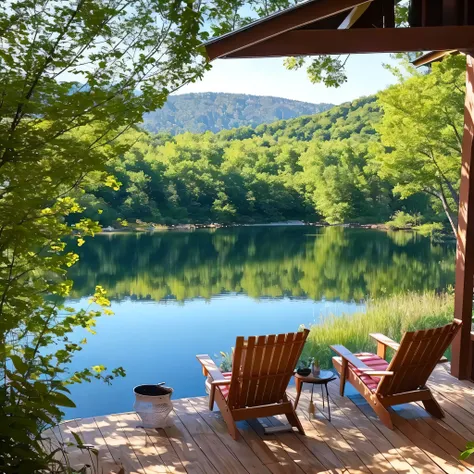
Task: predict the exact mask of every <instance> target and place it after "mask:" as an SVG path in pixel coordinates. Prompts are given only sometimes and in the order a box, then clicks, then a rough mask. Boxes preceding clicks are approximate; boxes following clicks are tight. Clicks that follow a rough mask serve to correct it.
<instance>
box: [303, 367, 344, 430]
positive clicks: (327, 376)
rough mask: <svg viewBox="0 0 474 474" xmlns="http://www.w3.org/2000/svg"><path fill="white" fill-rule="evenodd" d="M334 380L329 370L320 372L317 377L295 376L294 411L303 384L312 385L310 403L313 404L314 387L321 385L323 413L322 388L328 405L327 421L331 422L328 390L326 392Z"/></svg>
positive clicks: (322, 394)
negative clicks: (324, 390)
mask: <svg viewBox="0 0 474 474" xmlns="http://www.w3.org/2000/svg"><path fill="white" fill-rule="evenodd" d="M333 380H336V377H335V375H334V373H333V372H331V371H330V370H321V372H320V373H319V375H318V376H317V377H315V376H314V375H313V374H309V375H308V376H306V377H303V376H302V375H299V374H295V384H296V399H295V410H296V407H297V406H298V402H299V400H300V395H301V391H302V390H303V384H304V383H310V384H312V387H311V403H313V392H314V386H315V385H321V398H322V399H323V411H324V405H325V403H324V392H323V387H324V388H325V389H326V402H327V405H328V420H329V421H331V405H330V404H329V390H328V383H329V382H332V381H333Z"/></svg>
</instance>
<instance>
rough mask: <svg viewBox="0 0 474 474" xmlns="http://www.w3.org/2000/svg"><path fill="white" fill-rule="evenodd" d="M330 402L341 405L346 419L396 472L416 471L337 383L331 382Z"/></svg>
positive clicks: (340, 407)
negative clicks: (340, 392)
mask: <svg viewBox="0 0 474 474" xmlns="http://www.w3.org/2000/svg"><path fill="white" fill-rule="evenodd" d="M329 393H330V402H331V403H334V404H335V405H336V406H338V407H339V409H340V410H341V412H342V413H343V414H344V415H345V416H346V419H347V420H348V421H349V422H350V423H352V424H353V425H354V426H355V427H356V428H357V429H358V430H359V431H360V433H361V434H362V435H363V436H364V437H365V438H366V439H367V440H368V441H370V443H372V445H373V446H374V447H375V449H377V450H378V451H379V453H380V454H381V455H382V456H383V458H384V459H385V460H386V461H387V462H388V463H390V465H391V466H392V468H393V469H394V470H395V472H398V473H400V474H402V473H411V474H414V473H416V471H415V469H414V468H413V467H411V465H410V464H409V463H408V462H407V461H406V460H405V459H404V457H403V455H402V454H401V453H400V452H398V451H397V450H396V449H395V447H394V446H393V445H392V444H391V443H390V441H389V440H388V439H387V438H385V436H380V433H379V432H378V431H377V429H376V428H375V427H374V425H373V424H372V422H371V421H370V420H369V419H368V418H367V417H366V416H365V415H363V414H362V413H361V412H360V411H358V410H354V404H353V403H352V402H351V401H350V399H349V398H347V397H341V396H340V394H339V390H338V389H337V387H336V384H330V387H329Z"/></svg>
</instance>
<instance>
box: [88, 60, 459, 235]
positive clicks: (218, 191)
mask: <svg viewBox="0 0 474 474" xmlns="http://www.w3.org/2000/svg"><path fill="white" fill-rule="evenodd" d="M461 61H462V58H461V59H460V58H452V59H450V60H448V61H445V62H444V63H442V64H439V65H435V66H434V70H433V72H432V73H431V74H429V75H423V74H419V73H412V75H411V77H409V78H408V79H402V81H401V83H400V84H399V85H396V86H393V87H391V88H389V89H387V90H386V91H383V92H381V93H380V94H379V95H378V96H377V97H376V96H370V97H365V98H361V99H358V100H356V101H353V102H352V103H347V104H343V105H340V106H336V107H333V108H331V109H329V110H328V111H325V112H322V113H319V114H316V115H312V116H303V117H299V118H295V119H290V120H281V121H277V122H274V123H271V124H261V125H259V126H257V127H255V128H254V127H248V126H247V127H240V128H236V129H233V130H223V131H221V132H219V133H217V134H214V133H211V132H206V133H203V134H192V133H184V134H181V135H176V136H171V135H170V134H163V133H161V134H151V133H147V132H144V131H140V130H136V131H133V132H129V133H128V136H127V138H126V139H127V140H133V141H134V142H135V144H134V146H133V147H132V148H131V149H130V150H129V151H127V152H126V153H125V154H123V155H121V156H117V157H115V158H113V159H112V160H111V161H110V162H109V164H108V172H109V173H110V174H112V175H114V176H115V177H116V179H117V180H118V181H119V182H120V183H121V186H120V188H119V189H118V190H114V189H113V188H111V187H110V186H106V185H104V184H103V183H96V182H94V180H93V179H92V180H91V181H90V184H89V185H88V187H87V189H86V191H87V192H86V193H85V194H83V195H82V196H81V197H80V204H81V205H83V206H84V207H85V208H86V211H85V213H86V215H87V216H88V217H91V218H93V219H97V220H98V221H99V222H100V223H101V224H102V225H114V223H115V222H116V221H117V219H125V220H127V221H129V222H133V221H136V220H137V219H138V220H140V221H144V222H152V223H161V224H176V223H187V222H195V223H206V222H215V221H218V222H222V223H238V222H242V223H252V222H262V221H263V222H264V221H278V220H283V219H305V220H311V221H327V222H328V223H331V224H335V223H348V222H360V223H380V222H385V221H387V220H389V219H390V218H391V216H393V215H394V214H395V213H397V211H403V212H405V213H407V214H413V215H417V216H421V219H420V220H421V222H441V223H443V224H445V225H446V227H447V228H449V223H450V222H451V223H452V225H453V226H455V209H456V206H457V201H456V199H457V189H458V186H459V166H460V141H459V137H460V136H462V109H463V102H462V101H463V99H462V96H463V80H464V78H463V64H462V63H461Z"/></svg>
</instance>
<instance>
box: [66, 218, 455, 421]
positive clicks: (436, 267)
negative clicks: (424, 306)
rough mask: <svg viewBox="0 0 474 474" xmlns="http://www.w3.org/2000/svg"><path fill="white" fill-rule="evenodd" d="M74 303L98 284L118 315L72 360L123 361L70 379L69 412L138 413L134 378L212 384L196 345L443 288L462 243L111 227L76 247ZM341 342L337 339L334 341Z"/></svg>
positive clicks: (226, 342) (185, 387)
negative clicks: (87, 379)
mask: <svg viewBox="0 0 474 474" xmlns="http://www.w3.org/2000/svg"><path fill="white" fill-rule="evenodd" d="M74 250H75V251H76V252H77V253H78V254H79V256H80V261H79V263H78V264H77V265H76V266H75V267H73V269H71V271H70V277H71V279H72V280H73V281H74V288H73V292H72V294H71V299H70V300H69V301H68V304H69V305H70V306H73V307H74V308H81V307H86V306H87V301H88V297H89V296H90V295H91V294H92V293H93V292H94V288H95V286H96V285H102V286H103V287H104V288H105V289H106V290H107V292H108V296H109V298H110V299H111V301H112V310H113V311H114V313H115V315H114V316H103V317H101V318H99V320H98V322H97V328H96V329H97V335H95V336H93V335H90V334H89V333H87V332H85V331H84V332H82V330H80V331H77V332H76V333H75V337H77V339H82V338H83V337H87V340H88V343H87V344H86V346H85V347H84V349H83V350H82V351H81V352H80V353H78V354H77V356H76V357H75V359H74V365H73V367H72V368H73V369H74V368H77V369H79V368H84V367H90V366H92V365H96V364H103V365H105V366H106V367H108V368H109V369H112V368H114V367H118V366H122V367H124V368H125V370H126V372H127V377H125V378H123V379H116V380H114V381H113V384H112V385H111V386H108V385H106V384H104V383H101V382H98V381H94V382H93V383H91V384H82V385H74V386H72V393H73V399H74V400H75V402H76V404H77V408H75V409H69V410H67V413H66V415H67V417H68V418H71V417H87V416H95V415H104V414H110V413H117V412H124V411H130V410H131V409H132V405H133V401H134V396H133V392H132V390H133V387H134V386H135V385H138V384H141V383H158V382H161V381H165V382H166V383H167V385H170V386H171V387H173V388H174V394H173V397H174V398H181V397H190V396H199V395H203V394H204V378H203V376H202V373H201V370H200V366H199V364H198V363H197V361H196V359H195V355H196V354H200V353H208V354H210V355H211V356H214V355H217V354H219V352H220V351H226V352H227V351H230V349H231V347H232V346H233V345H234V343H235V337H236V336H249V335H259V334H271V333H279V332H289V331H296V330H297V329H298V327H299V326H300V325H301V324H304V325H306V326H309V325H311V324H318V323H319V322H320V321H321V319H322V318H324V317H327V316H329V315H336V316H337V315H341V314H342V313H349V314H350V313H353V312H356V311H364V308H365V306H364V300H365V299H366V298H367V297H374V298H376V297H381V296H384V295H389V294H392V293H395V292H407V291H423V290H439V291H441V290H443V289H446V288H447V287H449V286H450V285H452V284H453V283H454V255H455V246H454V244H453V245H451V244H449V245H439V244H433V243H432V242H431V241H430V239H429V238H426V237H422V236H420V235H417V234H415V233H408V232H388V233H386V232H381V231H377V230H367V229H349V228H343V227H327V228H320V227H311V226H278V227H266V226H261V227H235V228H226V229H212V230H211V229H203V230H196V231H169V232H155V233H152V234H105V235H98V236H96V237H95V238H93V239H88V240H87V242H86V244H85V245H84V246H82V247H80V248H77V249H76V248H75V249H74ZM335 342H337V341H335Z"/></svg>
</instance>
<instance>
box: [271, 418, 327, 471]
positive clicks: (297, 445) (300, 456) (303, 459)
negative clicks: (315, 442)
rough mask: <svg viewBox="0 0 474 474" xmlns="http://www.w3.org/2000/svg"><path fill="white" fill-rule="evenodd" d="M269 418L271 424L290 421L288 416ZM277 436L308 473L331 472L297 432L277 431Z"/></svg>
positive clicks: (291, 456)
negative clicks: (287, 418)
mask: <svg viewBox="0 0 474 474" xmlns="http://www.w3.org/2000/svg"><path fill="white" fill-rule="evenodd" d="M267 420H268V424H269V425H270V426H282V425H285V424H287V423H288V422H287V420H286V418H284V417H280V416H274V417H270V418H267ZM276 437H277V439H278V440H279V441H280V443H281V445H282V446H283V449H285V450H286V452H287V453H288V455H289V456H290V458H291V459H293V461H294V462H295V463H297V464H298V466H299V467H300V468H301V469H302V470H303V471H304V472H305V473H306V474H313V473H330V472H331V470H328V469H326V467H325V466H324V465H323V464H322V463H321V461H320V460H319V459H318V458H317V457H316V456H314V454H313V453H312V452H311V451H310V450H309V449H308V448H307V447H306V446H305V444H304V443H302V442H301V440H300V439H299V437H298V436H297V435H296V433H294V432H282V433H277V434H276ZM332 472H335V471H332Z"/></svg>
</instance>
